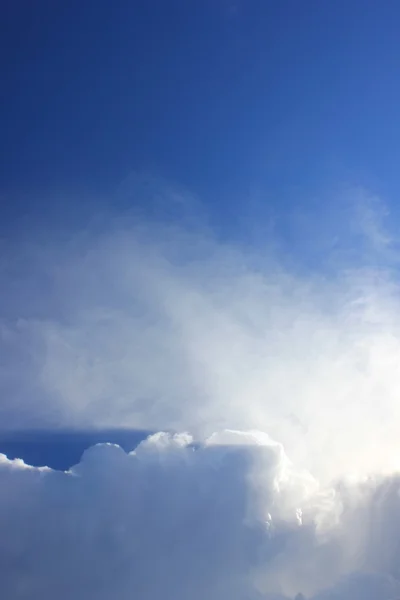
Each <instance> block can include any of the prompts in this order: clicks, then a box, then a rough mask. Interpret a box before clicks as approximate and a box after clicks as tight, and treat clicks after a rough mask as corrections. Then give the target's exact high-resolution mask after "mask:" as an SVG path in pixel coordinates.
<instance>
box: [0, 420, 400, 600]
mask: <svg viewBox="0 0 400 600" xmlns="http://www.w3.org/2000/svg"><path fill="white" fill-rule="evenodd" d="M399 489H400V481H399V479H398V478H394V477H393V478H387V479H384V480H381V481H379V482H378V481H375V482H374V483H372V482H369V483H365V484H364V485H363V486H362V485H361V486H357V487H356V488H354V487H353V488H347V489H342V490H340V489H339V488H336V489H326V490H322V489H321V488H319V486H318V485H317V483H316V482H315V480H313V479H312V477H310V476H309V475H307V474H306V473H301V472H296V470H295V469H294V467H293V465H292V464H291V463H290V461H289V460H288V459H287V457H286V456H285V453H284V451H283V448H282V446H281V445H280V444H277V443H275V442H273V441H272V440H271V439H270V438H269V437H268V436H267V435H265V434H259V433H255V432H249V433H241V432H235V431H229V432H222V433H220V434H214V435H213V436H212V437H211V438H210V439H208V440H207V441H206V442H205V443H204V444H202V445H200V446H199V445H194V444H193V443H192V440H191V438H190V436H188V435H187V434H184V435H183V434H181V435H171V434H166V433H158V434H155V435H153V436H151V437H149V438H148V439H147V440H146V441H144V442H142V443H141V444H140V445H139V446H138V447H137V448H136V449H135V450H134V451H132V452H131V453H129V454H126V453H125V452H124V451H123V450H122V449H121V448H120V447H118V446H113V445H107V444H105V445H98V446H94V447H92V448H90V449H89V450H87V451H86V452H85V454H84V455H83V457H82V460H81V462H80V463H79V464H78V465H76V466H75V467H73V468H72V469H71V470H70V471H69V472H65V473H64V472H57V471H53V470H51V469H48V468H34V467H29V466H27V465H25V464H24V463H23V462H22V461H18V460H14V461H11V460H8V459H7V458H6V457H4V456H2V457H1V460H0V556H1V560H0V592H1V596H2V597H3V598H7V599H10V600H14V599H17V598H29V599H31V600H36V599H38V600H39V599H40V600H47V599H49V600H50V599H51V598H54V597H57V598H60V599H63V598H65V599H69V598H74V599H76V600H79V599H80V598H82V600H83V599H84V600H91V599H93V600H94V599H96V600H101V599H104V600H109V599H110V598H118V599H121V600H124V599H125V598H126V599H128V598H129V599H131V598H134V597H137V598H146V599H149V600H153V599H156V598H171V599H174V600H181V599H182V600H183V599H185V598H193V600H196V599H197V598H198V599H199V600H200V599H203V598H205V597H207V598H210V599H214V598H215V600H223V599H227V600H235V599H237V600H245V599H247V600H259V599H260V600H261V599H264V600H287V599H293V598H295V597H296V598H297V600H299V599H300V598H307V599H313V600H328V599H329V600H334V599H336V600H358V599H359V600H361V599H362V600H391V599H393V598H395V597H396V594H397V595H399V594H400V583H399V582H398V581H397V579H396V577H397V576H398V575H399V573H398V564H397V544H396V542H397V539H398V538H397V536H396V531H395V530H394V529H393V528H394V527H395V528H396V527H398V525H396V523H400V521H399ZM300 594H302V595H300Z"/></svg>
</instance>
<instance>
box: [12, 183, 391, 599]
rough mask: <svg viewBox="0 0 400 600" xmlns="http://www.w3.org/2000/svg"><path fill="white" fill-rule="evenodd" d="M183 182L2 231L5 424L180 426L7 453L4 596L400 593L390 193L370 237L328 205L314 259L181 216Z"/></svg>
mask: <svg viewBox="0 0 400 600" xmlns="http://www.w3.org/2000/svg"><path fill="white" fill-rule="evenodd" d="M146 189H147V192H146V193H149V194H150V195H151V196H154V190H153V189H148V188H146ZM138 193H140V194H143V193H144V192H143V190H142V189H140V190H139V192H138ZM168 193H169V192H168ZM172 195H173V197H174V199H175V200H174V202H175V205H174V206H175V208H174V210H173V211H169V210H166V211H165V210H164V209H163V207H162V203H163V200H162V199H161V200H160V198H159V197H158V198H157V210H156V211H153V213H155V214H161V215H162V217H161V219H160V220H157V219H156V218H154V215H153V216H152V217H151V218H148V216H147V217H146V218H144V217H143V215H142V216H141V217H140V218H139V217H138V215H137V214H136V215H132V214H131V215H129V216H126V215H125V216H124V217H123V218H121V217H118V218H114V217H111V216H110V215H106V218H105V219H98V220H96V221H94V222H93V223H92V224H91V225H90V226H88V225H87V224H85V225H84V226H82V227H81V229H80V230H77V229H76V228H75V229H74V231H71V230H68V231H67V230H65V229H64V230H60V229H59V228H58V229H51V228H50V229H49V230H48V231H43V230H39V229H36V230H33V231H31V232H29V233H27V232H24V234H23V235H20V236H19V237H18V236H15V237H10V238H9V239H3V240H2V242H1V243H2V250H3V252H2V256H3V261H2V263H1V264H0V283H1V287H2V292H3V293H2V295H1V296H0V313H1V315H2V319H1V322H0V344H1V364H0V392H1V397H2V400H1V403H0V423H1V428H2V429H3V430H7V431H8V432H9V431H13V430H15V429H19V428H20V429H34V428H44V427H48V428H57V427H76V428H89V429H90V428H93V429H96V428H110V427H127V428H136V429H141V430H149V431H154V432H156V431H159V432H160V431H169V432H170V433H157V434H155V435H153V436H152V437H150V438H149V439H147V440H146V441H145V442H143V443H141V444H140V445H139V446H138V447H137V448H136V449H135V450H134V451H132V452H131V453H130V454H126V453H125V452H124V451H123V450H122V449H121V448H119V447H118V446H112V445H100V446H95V447H93V448H91V449H90V450H88V451H87V452H86V453H85V454H84V456H83V457H82V460H81V462H80V463H79V464H78V465H76V466H74V467H73V468H72V469H71V470H70V471H69V472H65V473H64V472H58V471H55V470H51V469H48V468H33V467H29V466H28V465H25V464H24V463H23V462H22V461H18V460H17V461H11V460H8V459H7V458H6V457H2V459H1V461H0V569H1V577H0V586H1V590H0V591H1V595H2V597H4V598H7V600H8V599H10V600H14V598H30V599H31V598H32V599H34V600H35V599H36V598H37V599H38V600H39V599H40V600H47V598H49V599H50V598H54V597H57V598H60V599H62V598H68V599H69V598H74V599H78V600H79V598H82V599H83V598H84V599H85V600H91V598H93V599H96V600H101V599H104V600H109V599H110V598H118V599H122V600H123V599H124V598H132V597H138V598H145V599H147V600H154V599H155V598H160V597H163V598H166V599H168V598H171V599H172V598H174V600H180V599H181V598H182V599H183V598H187V597H189V598H192V599H193V600H196V598H199V599H200V598H210V599H211V600H213V599H215V600H217V599H218V600H224V599H227V600H228V599H229V600H236V599H237V600H259V599H261V598H263V599H264V600H293V599H294V598H296V600H304V599H305V600H357V599H360V600H361V598H362V599H363V600H366V599H367V600H397V598H400V587H399V586H400V584H399V581H400V573H399V572H398V567H397V555H398V548H397V545H398V542H397V539H398V535H397V534H398V531H397V529H398V523H400V521H399V515H398V511H399V507H398V504H399V489H400V488H399V479H398V477H397V475H396V474H395V473H396V472H397V471H398V467H399V458H398V431H397V423H398V420H399V416H400V407H399V403H398V400H397V395H398V389H399V387H400V374H399V369H398V364H399V361H400V318H399V314H400V311H399V308H400V307H399V301H398V283H397V279H396V275H395V273H394V269H393V266H394V264H395V260H394V258H393V257H394V254H395V253H394V251H393V244H392V241H391V237H390V236H389V235H387V234H386V233H385V232H382V225H381V224H380V221H379V219H375V218H374V212H373V211H374V210H375V208H374V206H375V205H376V203H375V204H374V203H373V202H369V201H365V202H364V205H365V206H368V210H367V209H364V208H363V209H362V210H363V211H364V212H362V215H364V216H363V218H360V219H359V220H358V225H357V226H356V224H357V221H354V220H353V221H351V220H349V222H350V221H351V223H350V226H349V227H350V229H351V230H352V233H354V231H355V229H356V230H357V235H358V236H360V235H361V237H363V243H362V244H361V245H360V247H359V249H361V256H358V257H357V258H356V259H355V258H354V255H353V250H352V252H349V251H348V249H349V247H351V245H349V244H347V242H346V240H345V243H343V237H345V234H344V229H346V228H344V229H343V228H342V229H341V228H340V227H339V228H338V227H337V226H336V225H335V227H334V228H333V226H332V222H333V219H328V221H329V223H328V224H325V230H323V226H322V223H320V222H319V223H318V233H319V239H324V240H328V241H327V242H326V243H325V242H324V244H322V246H321V247H324V248H325V250H326V249H327V248H328V249H329V252H330V254H329V257H328V256H327V257H325V259H322V258H321V256H318V260H317V261H314V269H310V261H308V262H307V260H306V261H305V263H302V262H301V260H297V257H295V258H293V257H291V258H289V257H288V255H287V254H286V252H285V249H284V245H282V244H279V243H278V244H275V243H270V242H268V243H266V244H260V242H259V241H258V242H257V244H258V245H257V246H256V247H252V248H250V247H249V246H248V245H247V244H245V243H244V242H243V240H242V242H241V243H239V242H238V241H236V242H234V241H233V240H227V239H225V240H221V239H218V237H217V236H216V235H215V234H213V233H212V232H211V231H210V228H208V227H206V226H205V225H204V224H203V226H199V225H198V215H197V216H196V219H194V220H193V219H191V218H185V219H183V220H181V221H180V222H179V223H178V221H179V219H177V214H176V212H178V213H179V211H181V209H182V206H184V205H185V196H184V194H183V193H181V192H179V193H176V192H174V193H173V194H172ZM161 197H162V195H161ZM359 198H360V196H359V192H357V202H356V204H357V207H358V208H357V210H359V211H360V210H361V209H360V206H361V204H362V203H360V200H359ZM367 200H368V199H367ZM160 202H161V205H160ZM190 202H191V204H192V201H190ZM167 204H168V203H167ZM177 206H178V207H179V208H176V207H177ZM175 209H176V210H175ZM191 211H192V209H191V210H190V211H189V212H190V213H191V214H192V212H191ZM150 212H151V211H150ZM170 213H171V214H170ZM168 214H170V216H172V218H169V217H168ZM346 214H347V215H348V212H347V213H346ZM189 217H190V215H189ZM357 227H358V229H357ZM307 231H308V232H309V231H310V230H309V229H307ZM358 239H359V238H358ZM297 243H298V245H300V246H301V244H302V242H301V240H300V241H299V240H298V241H297ZM292 247H294V246H293V245H292ZM367 250H368V251H367ZM305 256H307V259H309V258H310V255H309V252H308V251H307V252H306V253H305ZM371 257H372V258H371ZM311 262H312V261H311ZM239 430H242V431H243V430H246V431H249V433H240V432H239ZM181 431H189V432H190V435H189V434H179V433H174V432H181ZM256 431H264V432H266V433H256ZM215 432H220V433H215ZM191 436H193V438H192V437H191ZM274 440H276V441H274Z"/></svg>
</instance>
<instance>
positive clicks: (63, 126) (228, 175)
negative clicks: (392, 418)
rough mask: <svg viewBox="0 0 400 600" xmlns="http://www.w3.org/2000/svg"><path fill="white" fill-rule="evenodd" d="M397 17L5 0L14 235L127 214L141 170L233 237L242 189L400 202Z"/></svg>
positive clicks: (362, 0)
mask: <svg viewBox="0 0 400 600" xmlns="http://www.w3.org/2000/svg"><path fill="white" fill-rule="evenodd" d="M399 23H400V4H399V3H398V2H397V1H395V0H393V1H390V0H385V1H384V2H377V1H376V0H350V1H349V0H335V1H325V0H306V1H303V2H300V1H299V0H272V1H268V0H242V1H241V0H236V1H235V0H231V1H230V0H201V1H200V0H199V1H196V0H151V1H150V0H143V1H138V0H137V1H135V0H114V1H113V2H111V1H103V0H96V1H94V0H79V1H78V0H68V1H67V2H54V0H35V1H34V2H33V1H32V0H17V1H16V0H4V2H3V3H2V7H1V19H0V39H1V40H2V52H1V54H0V56H1V58H0V60H1V73H2V82H1V89H2V91H1V111H0V131H1V136H0V157H1V158H0V165H1V170H0V198H1V202H2V206H1V231H2V233H3V234H7V233H8V232H10V231H12V230H13V229H14V228H15V227H18V223H19V222H20V221H21V219H22V218H24V217H26V216H29V217H33V218H35V219H38V220H40V221H42V222H45V221H46V219H48V218H50V217H49V215H52V218H54V217H57V215H65V213H66V212H71V213H74V212H75V211H79V210H81V208H82V203H85V202H86V203H88V205H90V208H89V212H90V211H91V210H92V209H93V207H96V203H98V204H99V205H100V204H101V203H111V204H113V202H114V203H115V207H114V208H115V209H116V210H119V208H122V206H121V207H119V206H118V200H117V198H118V190H119V189H120V185H121V183H123V182H124V181H125V180H126V178H127V177H129V176H130V175H131V174H132V173H146V174H148V176H149V177H150V178H151V177H161V178H165V180H167V181H170V182H173V183H177V184H179V185H182V186H185V187H187V188H188V189H190V190H191V191H192V192H193V193H195V194H196V195H198V196H199V197H200V198H201V199H202V202H204V204H205V206H206V210H207V213H208V214H209V216H210V219H211V220H212V221H214V223H216V224H217V226H218V228H219V230H220V232H221V233H222V234H223V235H230V234H231V232H232V231H234V230H239V231H240V227H241V215H243V211H244V206H245V205H246V203H247V204H249V205H250V204H251V203H252V202H256V203H257V204H258V208H260V206H261V209H262V210H265V212H266V213H268V212H269V211H271V210H272V211H275V212H283V213H284V212H285V211H287V212H289V211H291V210H299V209H300V210H301V208H302V207H307V206H309V203H310V202H311V199H312V202H315V201H316V202H317V203H318V198H319V196H318V194H319V191H320V190H322V189H323V190H327V189H330V188H331V187H332V188H334V187H335V186H337V185H341V184H347V183H349V184H357V185H362V186H365V187H366V188H368V189H369V190H372V191H373V192H374V193H377V194H379V195H381V196H383V197H384V198H385V200H386V201H387V202H388V203H389V204H390V205H391V206H392V207H393V209H394V210H395V209H396V204H397V195H398V192H399V182H400V178H399V177H398V168H399V153H400V142H399V140H400V118H399V112H400V36H399ZM315 198H317V200H315ZM126 202H127V203H128V204H129V202H133V203H138V204H140V203H141V202H146V197H145V196H143V195H140V194H139V195H137V196H135V197H134V198H131V197H129V198H128V199H127V200H126ZM126 202H125V204H126ZM320 202H326V197H324V198H323V196H321V200H320ZM124 207H125V206H124ZM135 208H137V207H135ZM139 208H141V207H140V206H139ZM304 251H305V252H306V250H304ZM0 450H1V448H0ZM24 452H25V450H24ZM28 454H29V453H28ZM26 457H27V459H28V460H29V456H26Z"/></svg>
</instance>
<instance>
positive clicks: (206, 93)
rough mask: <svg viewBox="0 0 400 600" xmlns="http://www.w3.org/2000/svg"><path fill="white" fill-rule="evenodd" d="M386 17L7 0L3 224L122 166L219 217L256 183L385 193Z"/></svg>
mask: <svg viewBox="0 0 400 600" xmlns="http://www.w3.org/2000/svg"><path fill="white" fill-rule="evenodd" d="M399 19H400V5H399V3H398V2H396V1H395V0H393V1H385V2H382V3H380V2H376V0H351V1H349V0H335V2H331V1H325V0H307V1H305V2H299V1H298V0H273V1H272V0H271V1H266V0H246V1H241V0H201V1H200V0H198V1H197V0H152V1H149V0H143V1H142V0H140V1H139V0H136V1H135V0H113V2H111V1H104V0H96V1H89V0H84V1H82V0H79V1H78V0H68V2H54V1H53V0H35V2H32V1H31V0H18V1H17V2H15V1H14V0H6V1H5V2H3V4H2V18H1V25H0V27H1V31H0V37H1V40H2V46H3V49H2V53H1V61H2V93H1V97H2V108H1V113H0V119H1V122H0V130H1V137H0V149H1V163H0V164H1V174H0V190H1V192H2V197H3V202H5V204H7V206H4V208H3V210H4V212H3V220H4V219H6V218H7V216H8V215H9V214H10V213H12V212H14V213H15V212H18V211H19V212H20V211H21V210H22V209H23V208H24V209H26V207H27V206H28V205H30V210H31V211H33V212H36V213H37V214H39V213H40V211H41V210H44V209H45V203H44V200H42V201H41V200H39V199H38V197H36V200H34V201H33V200H32V198H33V195H34V193H37V194H39V196H40V194H41V193H42V192H43V191H44V190H57V191H58V192H61V191H70V190H78V189H80V190H85V191H87V192H95V193H99V192H101V193H103V192H105V193H106V194H107V193H109V192H110V191H111V192H112V191H113V190H115V189H116V187H117V186H118V184H119V183H120V182H121V181H123V180H124V178H125V177H126V176H127V175H129V173H130V172H132V171H146V172H149V173H152V174H157V175H158V176H163V177H166V178H167V179H168V180H170V181H173V182H178V183H179V184H181V185H185V186H188V187H189V188H190V189H191V190H192V191H194V192H195V193H198V194H200V195H201V196H202V197H203V199H204V200H205V201H208V202H210V203H213V206H214V210H216V211H217V212H218V211H219V212H220V213H221V214H223V213H224V212H225V211H226V210H227V209H228V206H229V205H230V204H235V202H236V201H237V200H238V198H239V197H241V198H242V199H243V197H244V196H245V195H246V194H251V193H252V192H253V191H254V190H259V189H262V190H263V191H266V190H267V191H268V193H269V194H270V195H272V196H273V197H275V198H276V199H278V200H279V201H282V199H283V198H285V199H286V200H285V202H286V201H287V202H289V203H290V202H298V201H299V198H300V197H301V194H302V193H305V194H307V193H309V190H314V189H319V188H320V187H321V186H322V187H325V188H326V187H328V186H329V185H335V184H337V183H342V182H350V183H356V184H361V185H366V186H370V187H371V188H373V190H374V191H377V192H378V193H383V194H385V195H387V196H393V197H394V196H395V195H396V193H397V191H398V189H399V183H398V177H397V169H398V162H399V160H398V159H399V149H400V144H399V133H400V119H399V117H398V113H399V106H400V36H399V35H398V24H399ZM22 193H23V194H24V196H23V197H24V199H23V200H21V197H22ZM17 197H19V198H20V200H19V202H18V204H15V206H16V208H14V210H12V207H11V203H12V202H13V203H16V198H17ZM42 197H44V196H42ZM278 200H277V201H278ZM269 201H271V200H269ZM21 203H22V204H21Z"/></svg>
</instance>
